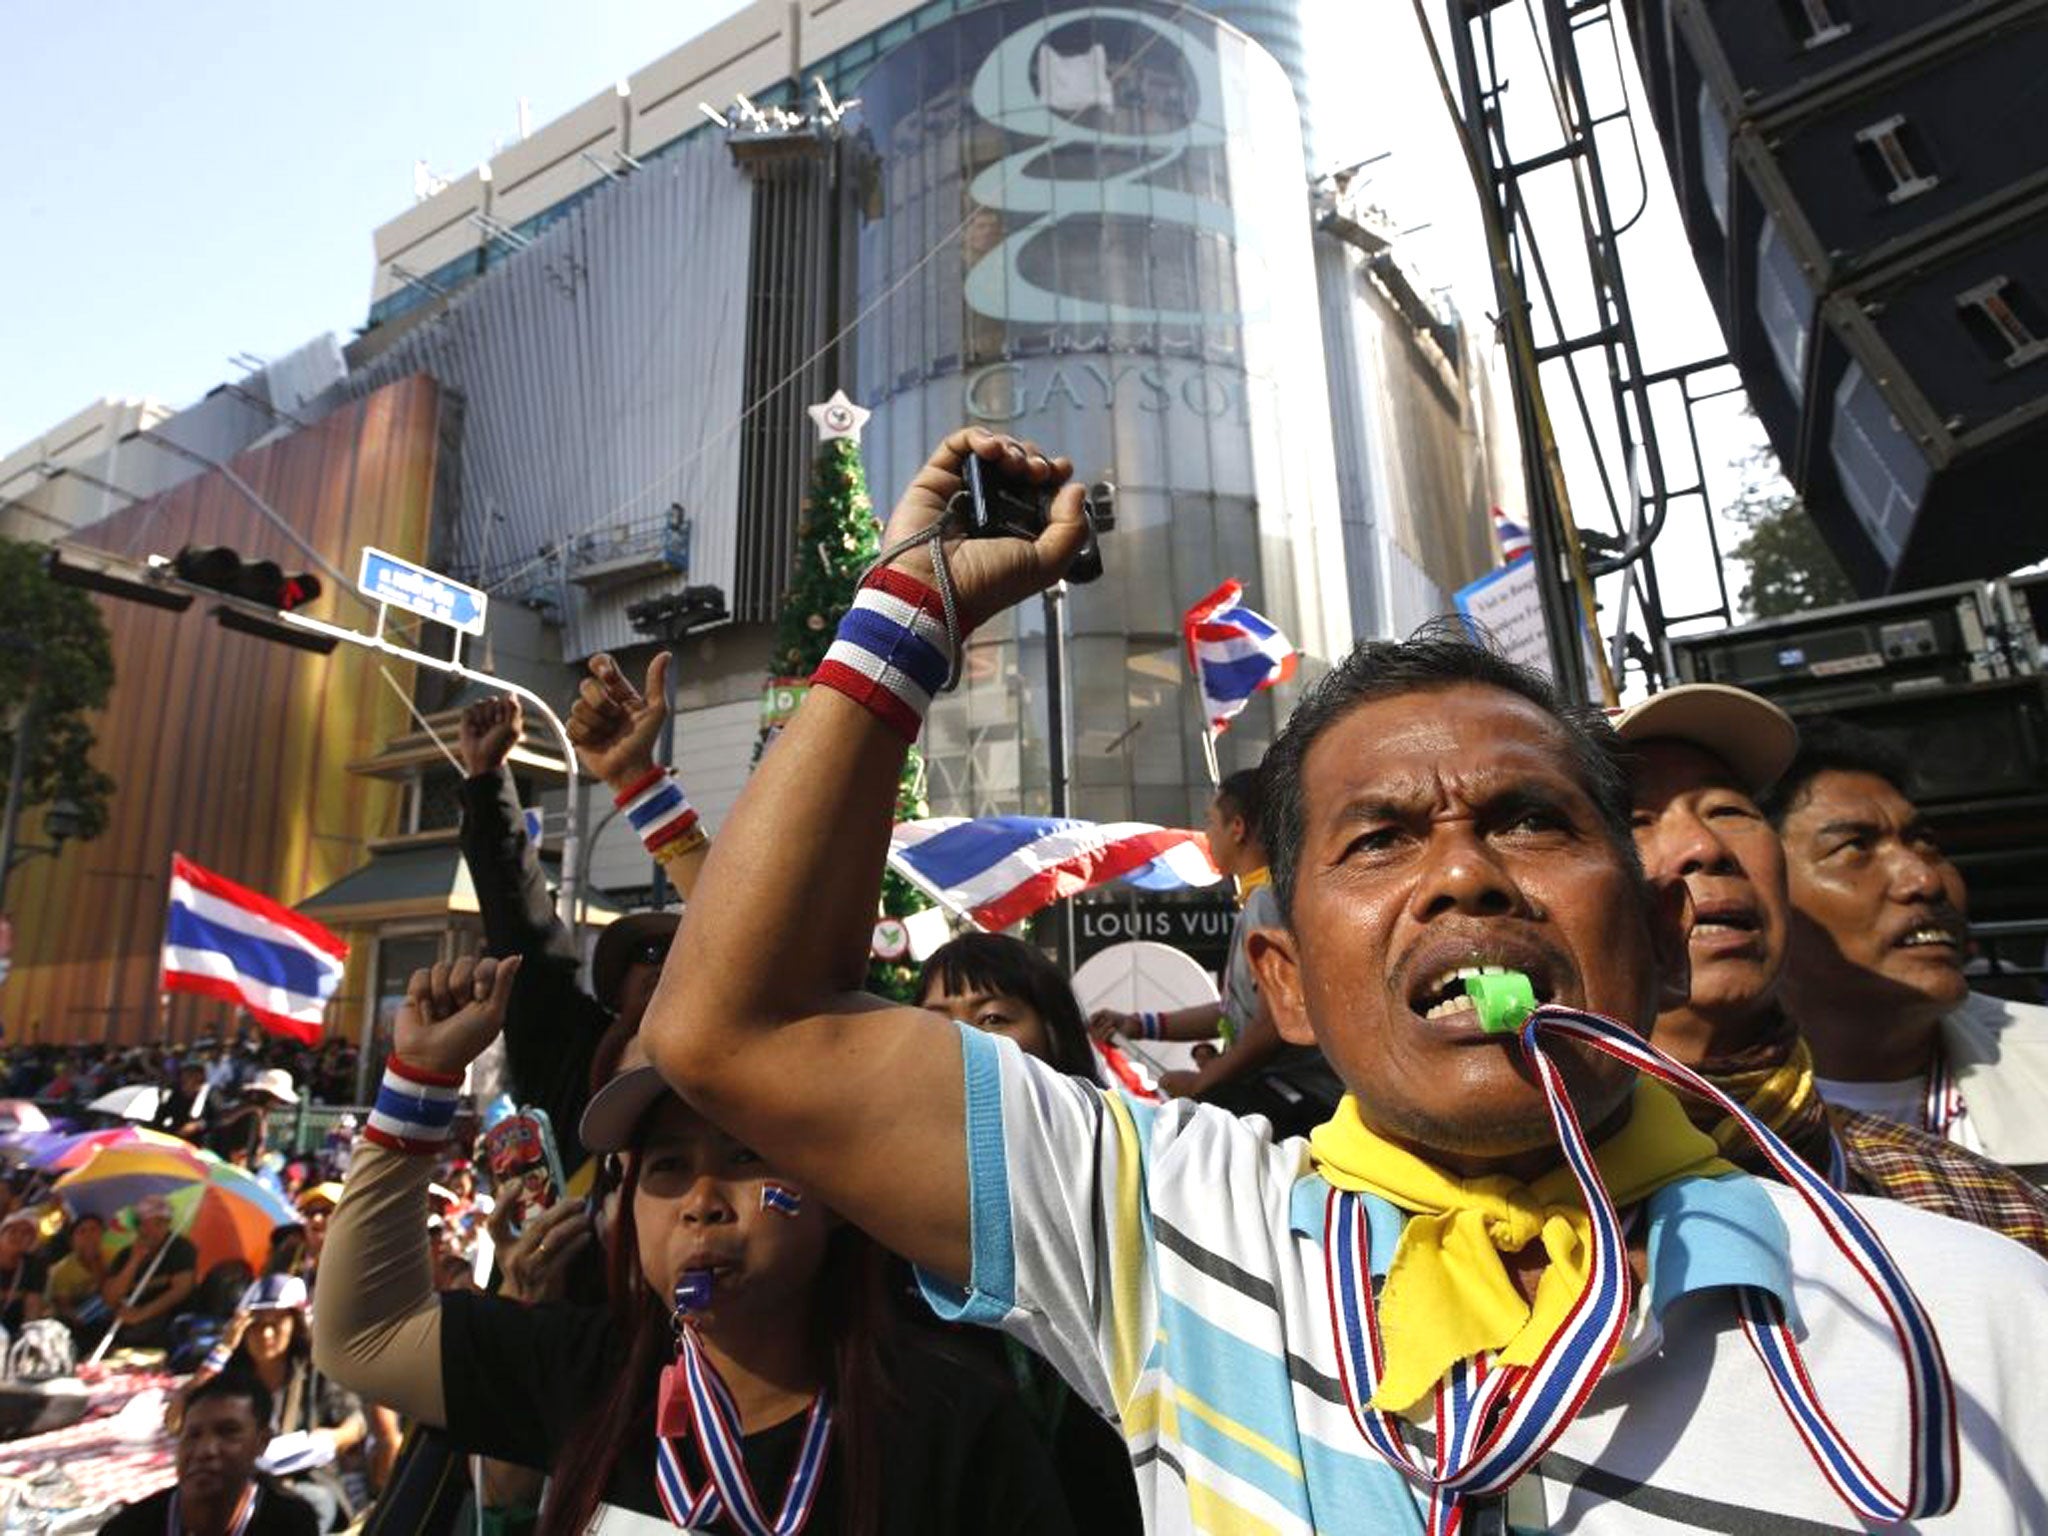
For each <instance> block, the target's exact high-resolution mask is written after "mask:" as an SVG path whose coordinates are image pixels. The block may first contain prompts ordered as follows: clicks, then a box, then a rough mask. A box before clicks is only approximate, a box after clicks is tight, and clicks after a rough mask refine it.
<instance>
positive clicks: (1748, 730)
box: [1614, 683, 1799, 795]
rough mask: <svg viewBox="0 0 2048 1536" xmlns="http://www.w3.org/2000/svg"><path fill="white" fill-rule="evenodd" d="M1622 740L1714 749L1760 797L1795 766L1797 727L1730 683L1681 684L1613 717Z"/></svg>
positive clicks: (1770, 705)
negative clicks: (1793, 762) (1672, 742)
mask: <svg viewBox="0 0 2048 1536" xmlns="http://www.w3.org/2000/svg"><path fill="white" fill-rule="evenodd" d="M1614 729H1615V733H1616V734H1617V735H1619V736H1620V737H1621V739H1622V740H1623V741H1683V742H1687V743H1689V744H1691V745H1692V746H1695V747H1699V748H1702V749H1703V750H1705V751H1708V752H1711V753H1713V754H1714V756H1716V757H1718V758H1720V759H1721V761H1722V762H1724V763H1726V764H1727V765H1728V766H1729V767H1730V768H1733V769H1734V770H1735V773H1736V776H1737V777H1738V778H1740V779H1741V780H1742V787H1743V788H1744V789H1745V790H1747V791H1748V792H1749V793H1750V794H1752V795H1760V794H1762V793H1763V792H1764V791H1765V790H1767V789H1769V788H1770V787H1771V786H1772V785H1773V784H1775V783H1776V782H1777V781H1778V776H1779V775H1780V774H1782V773H1783V772H1784V771H1785V770H1786V769H1787V768H1789V767H1791V766H1792V758H1793V756H1794V754H1796V753H1797V752H1798V751H1799V727H1798V726H1796V725H1794V724H1793V723H1792V717H1791V716H1790V715H1788V714H1786V713H1785V711H1783V710H1782V709H1780V708H1778V706H1777V705H1775V704H1773V703H1772V702H1771V701H1770V700H1769V699H1765V698H1760V697H1758V696H1757V695H1756V694H1753V693H1751V692H1749V691H1748V690H1747V689H1744V688H1730V687H1729V686H1728V685H1727V684H1726V683H1681V684H1680V685H1679V686H1678V687H1676V688H1666V689H1665V690H1664V691H1663V692H1662V693H1659V694H1653V695H1651V696H1650V697H1649V698H1647V699H1645V700H1643V702H1642V703H1640V704H1631V705H1630V706H1629V707H1628V708H1626V709H1624V710H1622V711H1620V712H1619V713H1618V714H1616V715H1615V717H1614Z"/></svg>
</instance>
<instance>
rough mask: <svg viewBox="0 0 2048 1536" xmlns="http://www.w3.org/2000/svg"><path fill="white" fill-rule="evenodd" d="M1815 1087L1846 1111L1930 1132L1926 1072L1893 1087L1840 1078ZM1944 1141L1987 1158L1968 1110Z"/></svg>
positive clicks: (1824, 1079) (1823, 1080)
mask: <svg viewBox="0 0 2048 1536" xmlns="http://www.w3.org/2000/svg"><path fill="white" fill-rule="evenodd" d="M1813 1086H1814V1088H1815V1089H1817V1090H1818V1091H1819V1093H1820V1096H1821V1097H1822V1098H1823V1099H1826V1100H1827V1101H1828V1103H1830V1104H1836V1105H1839V1106H1840V1107H1841V1108H1843V1109H1853V1110H1855V1111H1856V1112H1857V1113H1858V1114H1863V1115H1875V1116H1877V1117H1878V1119H1880V1120H1889V1121H1891V1122H1892V1123H1893V1124H1895V1125H1903V1126H1908V1127H1910V1128H1911V1129H1913V1130H1916V1131H1924V1130H1926V1129H1927V1074H1926V1073H1924V1072H1923V1073H1921V1074H1920V1075H1919V1076H1918V1077H1909V1078H1906V1079H1904V1080H1903V1081H1901V1082H1892V1083H1850V1082H1844V1081H1842V1080H1841V1079H1840V1078H1833V1077H1816V1078H1815V1079H1814V1080H1813ZM1942 1139H1943V1140H1944V1141H1947V1142H1950V1143H1953V1144H1954V1145H1956V1146H1958V1147H1961V1148H1963V1149H1964V1150H1965V1151H1969V1152H1975V1153H1976V1154H1977V1155H1978V1156H1979V1157H1982V1156H1985V1155H1987V1154H1986V1153H1985V1151H1984V1143H1983V1141H1982V1140H1981V1139H1980V1138H1979V1137H1978V1135H1977V1132H1976V1130H1975V1128H1974V1127H1973V1126H1972V1125H1971V1124H1970V1114H1969V1111H1968V1110H1967V1109H1965V1110H1963V1111H1962V1112H1961V1113H1960V1114H1958V1115H1957V1116H1956V1117H1955V1118H1954V1119H1952V1120H1951V1121H1949V1123H1948V1134H1947V1135H1946V1136H1944V1137H1943V1138H1942Z"/></svg>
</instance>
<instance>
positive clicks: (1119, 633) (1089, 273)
mask: <svg viewBox="0 0 2048 1536" xmlns="http://www.w3.org/2000/svg"><path fill="white" fill-rule="evenodd" d="M860 100H861V109H860V120H859V124H858V127H857V129H856V130H855V133H854V135H853V137H852V139H851V141H850V143H849V144H848V146H847V162H846V170H845V177H846V182H847V186H848V190H849V193H850V201H851V205H852V206H851V210H850V212H851V218H850V222H849V232H850V234H851V238H852V241H853V245H854V251H855V259H854V262H853V268H854V272H855V274H856V276H855V280H854V284H853V292H852V294H851V306H852V309H853V311H854V312H855V313H856V314H858V315H859V316H860V319H859V324H858V327H857V329H856V331H855V337H854V341H855V350H854V368H853V376H854V378H855V379H856V380H857V385H856V389H857V393H858V395H859V398H860V399H861V401H862V402H863V403H864V404H866V405H868V406H869V407H870V408H872V409H873V410H874V412H875V418H874V421H873V422H872V423H871V424H870V427H869V431H868V435H867V440H866V441H867V458H868V466H869V470H870V473H871V476H872V479H873V482H874V484H875V486H876V487H877V490H878V492H879V491H880V490H881V488H883V487H893V486H896V485H899V484H901V483H902V482H903V481H904V480H906V479H907V477H908V475H909V474H910V472H911V471H912V470H913V469H914V467H915V466H916V465H917V463H918V462H920V461H921V460H922V458H923V457H924V454H925V453H926V451H927V450H928V448H929V445H930V444H931V442H932V441H933V440H934V439H935V438H936V437H937V436H938V435H939V434H941V433H942V432H944V431H945V430H946V429H947V428H948V427H950V426H951V425H953V424H956V423H958V422H960V421H962V420H969V421H976V422H981V423H984V424H987V425H989V426H991V427H996V428H1000V429H1001V430H1003V431H1007V432H1013V433H1017V434H1019V435H1021V436H1025V437H1028V438H1031V439H1034V440H1036V441H1038V442H1040V443H1042V444H1044V445H1046V446H1047V447H1049V448H1052V449H1056V450H1057V451H1059V452H1062V453H1065V454H1067V455H1068V456H1070V457H1071V458H1072V459H1073V460H1074V462H1075V465H1076V467H1077V470H1078V471H1079V473H1081V474H1082V475H1084V476H1086V477H1088V478H1090V479H1095V478H1097V477H1106V478H1108V479H1110V480H1112V481H1113V482H1114V483H1115V486H1116V491H1117V495H1116V514H1117V522H1116V527H1115V531H1114V532H1113V533H1111V534H1109V535H1107V536H1106V537H1105V539H1104V541H1103V547H1104V559H1105V564H1106V567H1107V571H1106V574H1105V576H1104V577H1103V579H1102V580H1101V581H1099V582H1097V583H1095V584H1093V585H1089V586H1077V587H1074V588H1073V589H1072V591H1071V595H1070V598H1069V602H1068V614H1067V623H1068V628H1069V631H1070V636H1071V638H1070V641H1069V646H1068V654H1069V657H1070V661H1071V668H1070V670H1071V679H1072V683H1071V694H1072V702H1071V715H1072V720H1073V725H1074V737H1073V751H1072V761H1073V765H1074V774H1075V783H1076V795H1075V809H1076V812H1077V814H1080V815H1083V816H1088V817H1092V818H1096V819H1122V818H1126V817H1131V818H1136V819H1139V820H1146V821H1160V822H1166V823H1169V824H1173V823H1185V822H1186V820H1187V818H1188V817H1189V816H1190V815H1193V814H1199V806H1200V803H1201V798H1202V795H1203V792H1204V790H1205V788H1206V786H1207V784H1208V773H1207V769H1206V767H1205V766H1204V761H1203V754H1202V749H1201V744H1200V734H1199V733H1200V730H1201V710H1200V707H1199V705H1198V704H1197V703H1196V702H1194V700H1193V697H1192V690H1191V689H1190V688H1189V687H1188V685H1187V680H1186V679H1187V673H1186V665H1185V662H1184V660H1183V659H1182V655H1181V649H1182V642H1181V639H1180V634H1179V629H1180V615H1181V613H1182V612H1183V611H1184V610H1185V609H1186V608H1187V607H1188V606H1189V605H1190V604H1191V603H1193V602H1194V601H1195V600H1196V599H1198V598H1200V597H1201V596H1202V595H1203V594H1205V593H1207V592H1209V591H1210V590H1211V589H1212V588H1214V587H1215V586H1216V585H1217V584H1218V583H1219V582H1221V581H1223V580H1224V579H1226V578H1235V579H1237V580H1239V581H1241V582H1242V583H1243V584H1244V587H1245V591H1246V594H1247V600H1248V601H1250V602H1251V603H1252V605H1253V606H1254V607H1256V608H1258V609H1260V611H1262V612H1264V613H1266V614H1267V615H1268V616H1269V617H1271V618H1273V619H1274V620H1275V621H1276V622H1277V623H1279V624H1280V626H1281V627H1282V628H1283V629H1284V630H1285V631H1286V632H1287V633H1288V634H1289V635H1290V636H1291V637H1292V638H1293V639H1294V640H1295V641H1296V643H1297V644H1299V645H1300V646H1301V647H1302V648H1303V649H1304V650H1305V651H1306V652H1308V653H1309V654H1310V655H1312V656H1317V657H1326V656H1328V655H1330V654H1331V653H1332V652H1333V651H1334V650H1338V649H1340V648H1341V647H1343V646H1344V645H1346V644H1348V642H1349V639H1350V636H1351V633H1352V628H1351V615H1350V612H1349V609H1348V602H1347V593H1346V587H1345V583H1344V579H1343V573H1344V561H1343V547H1342V532H1341V528H1340V522H1339V517H1338V509H1337V488H1336V478H1335V473H1334V467H1333V461H1332V450H1331V439H1330V431H1329V425H1328V423H1329V414H1330V413H1329V403H1328V395H1327V390H1326V386H1325V380H1324V367H1323V355H1322V347H1321V337H1320V332H1319V328H1318V322H1317V307H1316V293H1315V273H1314V266H1313V260H1312V256H1311V250H1310V222H1309V208H1308V199H1307V192H1306V187H1305V184H1304V182H1303V179H1302V177H1301V176H1300V175H1299V174H1298V167H1299V166H1300V163H1301V132H1300V127H1299V122H1298V118H1297V114H1296V110H1295V99H1294V95H1293V92H1292V91H1291V90H1290V88H1289V85H1288V82H1287V79H1286V76H1285V75H1284V74H1283V73H1282V71H1281V69H1280V67H1279V65H1278V64H1277V63H1275V61H1274V60H1273V59H1272V58H1271V57H1270V56H1269V55H1268V54H1267V53H1266V52H1265V51H1264V50H1263V49H1261V48H1260V47H1259V46H1258V45H1257V44H1256V43H1254V42H1252V41H1251V40H1250V39H1249V38H1247V37H1246V36H1245V35H1244V34H1242V33H1240V32H1237V31H1235V30H1234V29H1232V28H1230V27H1227V26H1225V25H1222V24H1220V23H1219V22H1217V21H1216V20H1214V19H1213V18H1211V17H1210V16H1208V15H1206V14H1204V13H1202V12H1199V11H1194V10H1191V9H1189V8H1188V7H1186V6H1178V5H1168V4H1158V5H1146V4H1140V5H1133V4H1119V5H1098V6H1083V7H1075V6H1071V5H1063V4H1059V3H1057V0H1010V3H1004V4H993V5H984V6H980V7H977V8H975V9H972V10H969V11H965V12H963V13H962V14H961V15H959V16H957V17H955V18H954V19H952V20H951V21H949V22H947V23H945V24H944V25H942V26H939V27H936V28H934V29H932V30H931V31H928V32H925V33H923V34H921V35H919V36H918V37H916V38H914V39H913V40H911V41H909V42H907V43H905V44H903V45H902V46H900V47H898V48H897V49H895V50H894V51H892V52H891V53H889V54H888V55H886V56H885V57H883V58H882V59H881V60H880V61H879V62H878V63H877V64H876V65H875V66H874V68H873V69H872V70H871V71H870V72H869V73H868V74H867V75H866V76H865V77H864V79H863V80H862V82H861V86H860ZM1044 622H1045V618H1044V613H1043V611H1042V610H1041V608H1040V607H1038V606H1037V605H1029V606H1027V607H1025V608H1022V609H1020V610H1018V611H1016V612H1015V613H1014V614H1012V615H1008V616H1006V617H1005V618H1003V619H1001V620H999V621H997V622H996V623H994V624H991V625H989V626H988V627H987V628H985V629H984V630H983V631H982V632H981V633H980V634H978V635H977V636H975V639H974V643H973V646H972V649H971V651H970V654H969V658H968V665H967V669H966V678H965V681H964V683H963V684H962V687H961V690H960V695H959V696H958V697H957V698H955V699H952V700H948V701H947V702H945V703H944V704H942V705H941V706H940V707H939V708H938V709H936V710H935V711H934V713H933V717H932V722H931V725H930V727H929V730H928V745H929V758H930V763H931V774H930V787H931V794H932V800H933V804H934V808H935V810H937V811H940V812H941V813H952V814H976V813H985V812H989V811H1000V810H1015V809H1020V808H1022V809H1030V808H1036V807H1034V805H1033V802H1034V800H1035V799H1036V798H1037V797H1038V796H1041V795H1042V793H1043V788H1042V786H1043V785H1044V784H1045V782H1046V780H1047V776H1048V764H1047V761H1046V757H1045V731H1044V721H1045V716H1046V712H1045V699H1044V677H1045V671H1044V657H1043V650H1044ZM1271 719H1272V716H1271V706H1270V704H1262V705H1257V706H1255V707H1254V709H1253V711H1252V712H1251V713H1249V714H1248V715H1247V716H1246V717H1245V718H1244V720H1243V721H1242V723H1241V724H1240V725H1239V727H1238V729H1237V740H1236V742H1233V743H1229V745H1230V746H1233V747H1238V748H1240V749H1241V750H1242V751H1243V752H1244V753H1246V754H1247V757H1246V760H1249V755H1248V754H1249V753H1251V752H1253V751H1256V750H1257V748H1258V746H1260V745H1262V743H1263V741H1264V740H1265V739H1266V737H1267V735H1268V734H1269V732H1270V728H1271ZM1040 803H1041V804H1042V802H1040Z"/></svg>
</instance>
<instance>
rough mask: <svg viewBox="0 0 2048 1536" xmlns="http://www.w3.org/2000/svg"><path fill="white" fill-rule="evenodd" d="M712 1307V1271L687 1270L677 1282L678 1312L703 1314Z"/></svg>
mask: <svg viewBox="0 0 2048 1536" xmlns="http://www.w3.org/2000/svg"><path fill="white" fill-rule="evenodd" d="M710 1305H711V1271H710V1270H708V1269H686V1270H684V1271H683V1277H682V1279H680V1280H678V1281H677V1282H676V1310H677V1311H678V1312H702V1311H703V1310H704V1309H705V1308H706V1307H708V1306H710Z"/></svg>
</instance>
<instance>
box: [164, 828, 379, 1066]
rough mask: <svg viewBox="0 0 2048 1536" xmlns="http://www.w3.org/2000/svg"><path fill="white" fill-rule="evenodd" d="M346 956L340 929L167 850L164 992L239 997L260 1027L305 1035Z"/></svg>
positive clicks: (311, 1031)
mask: <svg viewBox="0 0 2048 1536" xmlns="http://www.w3.org/2000/svg"><path fill="white" fill-rule="evenodd" d="M347 959H348V945H347V944H346V943H344V942H343V941H342V939H341V937H340V936H339V935H338V934H334V933H330V932H329V931H328V930H327V929H325V928H323V927H321V926H320V925H319V924H318V923H316V922H314V921H313V920H312V919H311V918H310V917H302V916H300V915H299V914H298V913H297V912H294V911H292V910H291V909H290V908H289V907H282V906H279V905H278V904H277V903H276V902H274V901H272V900H271V899H270V898H269V897H268V896H263V895H259V894H258V893H257V892H255V891H252V890H250V889H249V888H248V887H247V886H245V885H237V884H235V882H234V881H232V880H229V879H227V878H226V877H225V876H223V875H217V874H215V873H214V872H213V871H212V870H210V869H205V868H202V867H201V866H200V865H197V864H194V863H193V862H192V861H191V860H190V859H188V858H186V857H185V856H184V855H183V854H181V853H174V854H172V855H171V902H170V911H169V914H168V916H167V917H166V919H165V923H164V976H163V986H164V990H165V991H166V992H197V993H199V994H200V995H201V996H202V997H217V998H219V999H221V1000H222V1001H223V1002H228V1003H239V1004H241V1005H242V1007H244V1008H246V1009H247V1010H248V1011H249V1013H250V1014H251V1015H252V1016H253V1017H254V1018H255V1019H256V1021H257V1022H258V1023H259V1024H261V1025H262V1026H263V1027H264V1028H265V1029H268V1030H271V1031H273V1032H275V1033H277V1034H280V1035H289V1036H291V1037H292V1038H293V1039H294V1040H304V1041H307V1042H309V1043H311V1042H313V1041H317V1040H318V1039H319V1038H320V1021H321V1018H322V1016H323V1015H324V1014H325V1013H326V1011H327V1000H328V999H329V998H330V997H332V996H334V989H335V988H336V987H338V986H340V985H341V972H342V965H343V962H344V961H346V960H347Z"/></svg>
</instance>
